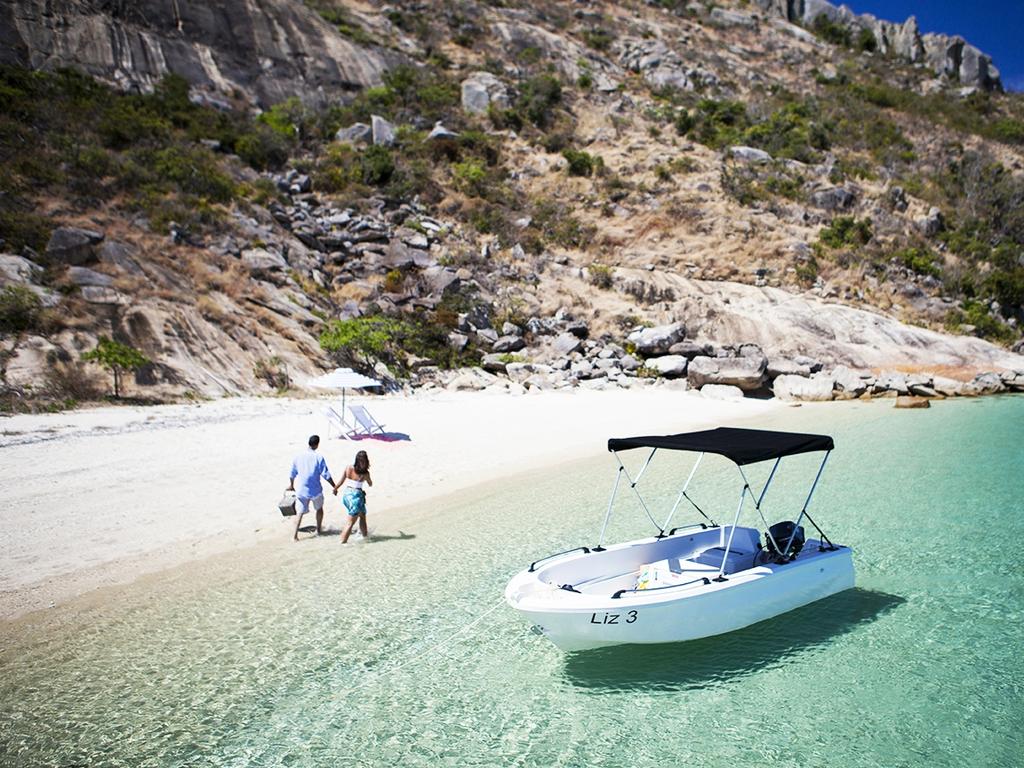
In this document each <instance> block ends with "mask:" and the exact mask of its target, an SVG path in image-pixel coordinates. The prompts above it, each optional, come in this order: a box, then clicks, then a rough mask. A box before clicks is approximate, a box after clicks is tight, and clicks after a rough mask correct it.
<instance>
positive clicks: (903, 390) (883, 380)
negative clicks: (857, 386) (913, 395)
mask: <svg viewBox="0 0 1024 768" xmlns="http://www.w3.org/2000/svg"><path fill="white" fill-rule="evenodd" d="M871 391H872V392H873V393H874V394H876V395H885V394H892V393H895V394H896V395H897V396H898V395H909V394H910V390H909V389H907V377H906V376H904V375H903V374H902V373H894V372H891V371H887V372H885V373H882V374H880V375H879V376H878V378H877V379H875V384H874V386H873V387H872V390H871Z"/></svg>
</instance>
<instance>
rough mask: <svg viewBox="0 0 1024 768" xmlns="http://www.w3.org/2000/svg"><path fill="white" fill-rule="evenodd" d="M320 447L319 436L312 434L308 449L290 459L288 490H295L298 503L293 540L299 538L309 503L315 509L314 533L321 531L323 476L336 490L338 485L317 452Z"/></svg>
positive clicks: (322, 519) (322, 520) (318, 533)
mask: <svg viewBox="0 0 1024 768" xmlns="http://www.w3.org/2000/svg"><path fill="white" fill-rule="evenodd" d="M319 447H320V436H319V435H313V436H311V437H310V438H309V450H308V451H303V452H302V453H300V454H299V455H298V456H296V457H295V459H294V460H293V461H292V471H291V475H289V479H288V490H289V491H296V493H295V495H296V497H297V501H298V503H299V518H298V520H296V521H295V536H294V540H295V541H298V540H299V526H301V525H302V518H303V516H304V515H305V514H306V513H307V512H308V511H309V505H310V504H312V505H313V509H314V510H315V511H316V533H317V535H318V536H319V535H320V534H321V533H323V524H324V489H323V486H322V485H321V484H320V478H323V479H324V480H326V481H327V482H328V483H330V484H331V488H333V489H334V490H335V491H337V489H338V486H336V485H335V484H334V481H333V480H332V479H331V472H330V470H329V469H327V462H326V461H324V457H323V456H321V455H320V454H319V453H317V450H316V449H317V448H319ZM295 478H298V479H299V487H298V489H296V488H295Z"/></svg>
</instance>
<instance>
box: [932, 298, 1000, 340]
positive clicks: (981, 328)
mask: <svg viewBox="0 0 1024 768" xmlns="http://www.w3.org/2000/svg"><path fill="white" fill-rule="evenodd" d="M946 324H947V326H952V327H953V328H954V329H957V326H960V325H973V326H974V334H975V335H977V336H980V337H982V338H984V339H992V340H994V341H1002V342H1004V343H1005V342H1010V341H1012V340H1013V339H1014V337H1015V336H1016V334H1015V333H1014V331H1013V329H1012V328H1010V327H1009V326H1008V325H1006V323H1002V322H1000V321H999V320H998V319H996V318H995V317H992V315H991V314H989V311H988V306H987V305H986V304H985V303H984V302H980V301H976V300H974V299H968V300H967V301H965V302H964V303H963V310H953V311H952V312H951V313H950V314H949V316H948V317H947V318H946Z"/></svg>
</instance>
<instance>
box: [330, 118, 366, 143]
mask: <svg viewBox="0 0 1024 768" xmlns="http://www.w3.org/2000/svg"><path fill="white" fill-rule="evenodd" d="M334 139H335V141H344V142H347V143H349V144H369V143H370V142H371V141H372V140H373V129H372V128H370V126H368V125H367V124H366V123H352V125H350V126H349V127H348V128H339V129H338V132H337V133H336V134H334Z"/></svg>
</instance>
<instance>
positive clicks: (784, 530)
mask: <svg viewBox="0 0 1024 768" xmlns="http://www.w3.org/2000/svg"><path fill="white" fill-rule="evenodd" d="M794 530H795V531H796V533H795V534H794V533H793V531H794ZM790 536H792V537H793V543H792V545H791V546H790V547H789V555H788V556H787V557H786V558H783V556H782V551H785V549H786V544H787V542H789V537H790ZM764 538H765V549H767V550H768V556H769V557H770V558H771V559H772V560H774V561H775V562H776V563H786V562H789V561H790V560H793V559H794V558H795V557H796V556H797V555H799V554H800V550H801V549H803V548H804V527H803V526H802V525H800V526H798V525H796V524H795V523H793V522H791V521H789V520H783V521H782V522H781V523H776V524H775V525H773V526H772V527H771V528H769V529H768V533H766V534H765V537H764ZM775 544H778V545H779V549H776V548H775ZM779 550H782V551H779Z"/></svg>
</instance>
